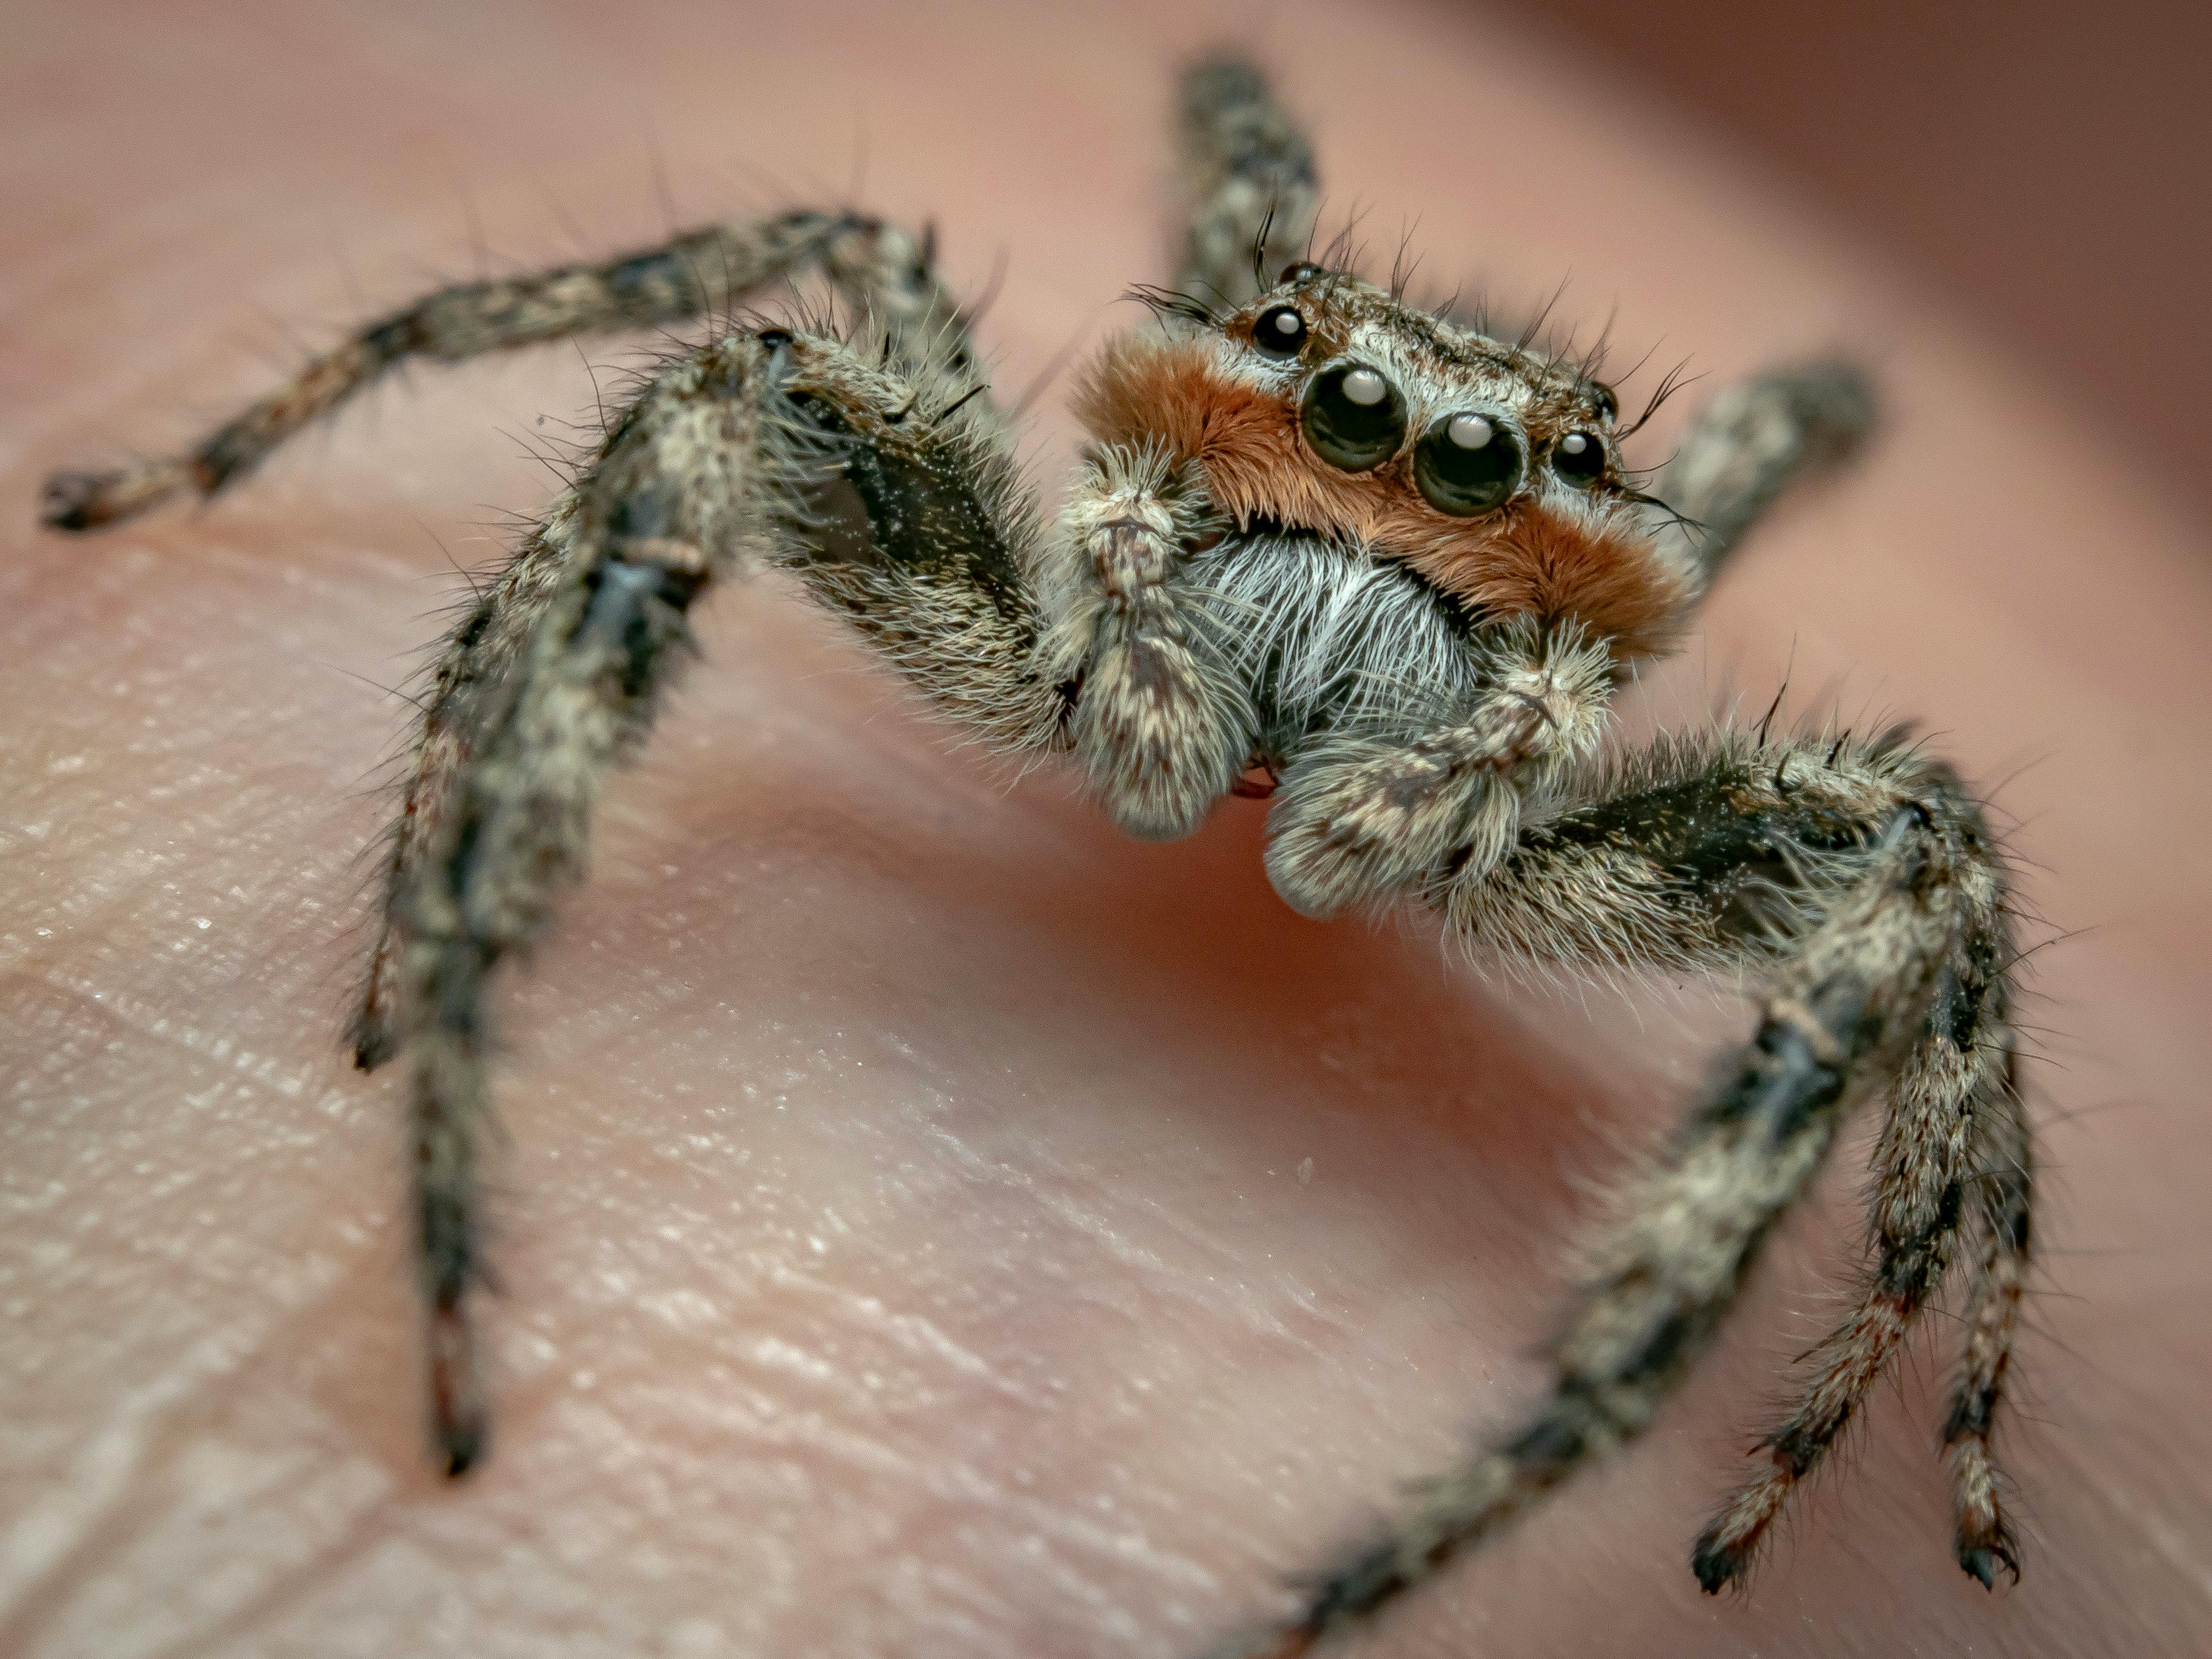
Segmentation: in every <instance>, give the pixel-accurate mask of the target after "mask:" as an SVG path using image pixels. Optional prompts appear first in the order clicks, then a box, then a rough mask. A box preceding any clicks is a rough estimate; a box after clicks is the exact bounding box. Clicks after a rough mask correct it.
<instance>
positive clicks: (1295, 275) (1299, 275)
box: [1275, 259, 1321, 287]
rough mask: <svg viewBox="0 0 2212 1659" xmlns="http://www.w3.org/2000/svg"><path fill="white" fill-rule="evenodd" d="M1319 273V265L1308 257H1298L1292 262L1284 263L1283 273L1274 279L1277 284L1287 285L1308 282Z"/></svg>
mask: <svg viewBox="0 0 2212 1659" xmlns="http://www.w3.org/2000/svg"><path fill="white" fill-rule="evenodd" d="M1320 275H1321V267H1320V266H1319V265H1317V264H1315V263H1314V262H1313V261H1312V260H1310V259H1300V260H1298V261H1297V263H1296V264H1287V265H1285V266H1284V267H1283V274H1282V275H1281V276H1278V277H1276V278H1275V281H1276V283H1277V284H1278V285H1279V286H1281V287H1288V286H1289V285H1290V284H1291V283H1304V282H1310V281H1311V280H1312V279H1313V278H1314V277H1316V276H1320Z"/></svg>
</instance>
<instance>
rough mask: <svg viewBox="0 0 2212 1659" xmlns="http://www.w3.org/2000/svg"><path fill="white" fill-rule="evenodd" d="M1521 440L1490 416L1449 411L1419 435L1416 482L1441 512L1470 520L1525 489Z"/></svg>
mask: <svg viewBox="0 0 2212 1659" xmlns="http://www.w3.org/2000/svg"><path fill="white" fill-rule="evenodd" d="M1521 459H1522V457H1521V441H1520V439H1518V438H1516V436H1514V435H1513V433H1512V431H1511V430H1510V428H1507V427H1506V426H1505V425H1504V424H1503V423H1502V422H1498V421H1493V420H1492V419H1491V418H1490V417H1489V416H1486V415H1451V416H1446V417H1445V418H1444V419H1443V420H1441V421H1438V422H1437V423H1436V424H1435V425H1434V426H1432V427H1431V428H1429V429H1428V430H1427V431H1426V432H1425V433H1423V434H1422V435H1421V441H1420V444H1419V447H1417V448H1415V450H1414V451H1413V482H1414V483H1416V484H1418V485H1419V486H1420V490H1421V494H1422V495H1425V496H1426V497H1427V498H1428V503H1429V505H1430V506H1431V507H1434V508H1436V509H1437V512H1439V513H1450V514H1451V515H1452V516H1453V517H1454V518H1455V519H1471V518H1473V517H1474V516H1475V515H1476V514H1477V513H1488V512H1491V511H1492V510H1493V509H1495V508H1497V507H1502V506H1503V505H1504V503H1505V502H1506V501H1507V500H1508V499H1509V498H1510V497H1511V495H1512V494H1513V492H1514V491H1515V490H1516V489H1519V488H1520V487H1521Z"/></svg>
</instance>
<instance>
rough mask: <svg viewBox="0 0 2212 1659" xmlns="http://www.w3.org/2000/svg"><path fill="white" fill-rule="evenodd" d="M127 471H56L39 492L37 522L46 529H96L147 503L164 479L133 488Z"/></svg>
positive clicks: (164, 488)
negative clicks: (152, 484)
mask: <svg viewBox="0 0 2212 1659" xmlns="http://www.w3.org/2000/svg"><path fill="white" fill-rule="evenodd" d="M134 477H135V475H133V474H132V473H130V472H121V471H116V472H57V473H54V474H53V475H52V476H51V477H48V478H47V480H46V486H45V488H44V489H41V490H40V494H39V522H40V523H41V524H43V525H44V526H46V528H47V529H49V530H97V529H99V528H100V526H102V525H109V524H113V523H114V522H115V521H116V520H118V519H127V518H129V517H131V515H132V514H133V513H139V512H143V510H144V509H145V508H147V507H151V506H152V505H153V504H154V503H155V501H158V500H160V499H161V496H163V495H167V494H168V487H167V485H166V483H164V484H161V485H160V486H159V487H155V488H151V489H149V488H148V487H146V485H145V484H144V483H143V482H142V483H140V484H139V486H138V487H137V488H135V489H134V488H133V487H132V486H133V482H134Z"/></svg>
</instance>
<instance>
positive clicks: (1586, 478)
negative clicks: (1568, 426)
mask: <svg viewBox="0 0 2212 1659" xmlns="http://www.w3.org/2000/svg"><path fill="white" fill-rule="evenodd" d="M1552 471H1554V472H1556V473H1558V474H1559V476H1560V477H1562V478H1565V480H1566V481H1567V482H1568V483H1578V484H1583V485H1589V484H1594V483H1596V482H1597V481H1598V480H1599V479H1600V478H1602V477H1605V440H1604V439H1602V438H1601V437H1599V436H1598V435H1597V434H1596V433H1595V432H1570V433H1569V434H1567V435H1566V436H1565V437H1564V438H1562V439H1560V440H1559V442H1558V443H1556V444H1554V445H1553V447H1552Z"/></svg>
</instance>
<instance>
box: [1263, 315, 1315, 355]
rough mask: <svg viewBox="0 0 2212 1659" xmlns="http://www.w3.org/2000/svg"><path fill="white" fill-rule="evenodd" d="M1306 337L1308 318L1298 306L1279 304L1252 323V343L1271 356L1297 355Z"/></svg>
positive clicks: (1302, 348)
mask: <svg viewBox="0 0 2212 1659" xmlns="http://www.w3.org/2000/svg"><path fill="white" fill-rule="evenodd" d="M1306 337H1307V329H1306V319H1305V318H1304V316H1302V315H1301V314H1300V313H1299V311H1298V308H1297V307H1296V306H1277V307H1275V308H1274V309H1273V311H1269V312H1266V313H1262V314H1261V318H1260V320H1259V321H1258V322H1256V323H1255V324H1253V325H1252V343H1253V344H1254V345H1255V346H1257V347H1259V348H1260V349H1261V351H1263V352H1265V353H1266V354H1267V356H1270V357H1295V356H1297V355H1298V353H1299V352H1301V351H1303V350H1304V349H1305V343H1306Z"/></svg>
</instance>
